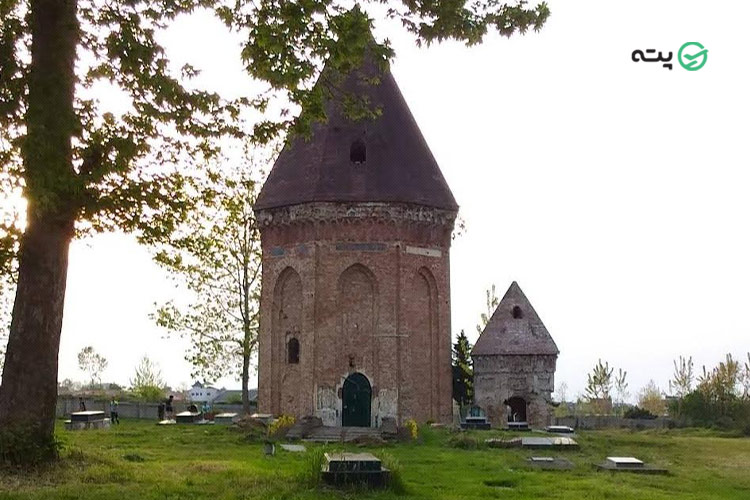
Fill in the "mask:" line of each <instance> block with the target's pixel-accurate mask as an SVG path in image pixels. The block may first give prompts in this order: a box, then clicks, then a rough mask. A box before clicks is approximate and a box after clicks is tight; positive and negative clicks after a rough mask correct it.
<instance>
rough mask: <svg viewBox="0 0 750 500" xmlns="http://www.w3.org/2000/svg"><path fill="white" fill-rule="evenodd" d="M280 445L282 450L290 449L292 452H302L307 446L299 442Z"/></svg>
mask: <svg viewBox="0 0 750 500" xmlns="http://www.w3.org/2000/svg"><path fill="white" fill-rule="evenodd" d="M280 446H281V449H282V450H284V451H291V452H292V453H304V452H306V451H307V448H305V447H304V445H301V444H282V445H280Z"/></svg>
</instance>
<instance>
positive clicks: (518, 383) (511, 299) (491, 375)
mask: <svg viewBox="0 0 750 500" xmlns="http://www.w3.org/2000/svg"><path fill="white" fill-rule="evenodd" d="M559 353H560V351H559V350H558V349H557V345H556V344H555V341H554V340H552V337H551V336H550V334H549V332H548V331H547V328H546V327H545V326H544V323H542V320H541V319H540V318H539V315H537V313H536V311H535V310H534V308H533V307H532V306H531V303H530V302H529V299H527V298H526V295H524V293H523V291H521V287H519V286H518V283H516V282H515V281H514V282H513V284H511V285H510V288H508V291H507V292H505V296H503V298H502V300H501V301H500V303H499V304H498V305H497V309H495V312H494V313H493V314H492V317H491V318H490V321H489V323H487V326H486V327H485V328H484V330H483V331H482V334H481V335H480V336H479V339H477V343H476V344H474V348H473V349H472V351H471V359H472V360H473V361H474V402H475V403H476V404H477V405H479V406H480V407H481V408H482V409H483V410H484V411H485V412H486V414H487V416H488V417H489V420H490V422H491V423H492V424H493V425H496V426H497V425H500V426H503V427H504V426H505V422H506V421H518V422H528V424H529V425H530V426H532V427H535V428H539V427H544V426H547V425H549V424H550V419H551V417H552V411H551V402H552V392H553V391H554V390H555V365H556V364H557V355H558V354H559Z"/></svg>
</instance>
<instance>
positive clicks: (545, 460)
mask: <svg viewBox="0 0 750 500" xmlns="http://www.w3.org/2000/svg"><path fill="white" fill-rule="evenodd" d="M527 462H528V464H529V465H530V466H531V467H534V468H536V469H542V470H570V469H573V468H574V467H575V466H574V465H573V462H571V461H570V460H568V459H567V458H560V457H531V458H529V459H528V460H527Z"/></svg>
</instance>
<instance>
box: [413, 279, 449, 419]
mask: <svg viewBox="0 0 750 500" xmlns="http://www.w3.org/2000/svg"><path fill="white" fill-rule="evenodd" d="M407 286H408V289H407V294H406V298H407V300H408V301H409V302H410V303H411V306H410V307H408V308H407V310H408V311H409V313H408V314H407V315H406V317H405V320H406V324H407V331H408V333H409V342H408V345H409V358H408V359H409V367H408V368H407V369H409V370H410V371H411V380H412V383H413V384H418V385H422V384H424V386H423V387H430V389H431V390H430V401H429V402H427V401H409V405H410V406H412V408H410V409H409V410H410V411H411V412H412V414H414V415H416V416H418V417H419V418H418V420H419V419H421V420H423V421H424V420H428V419H435V418H437V417H438V413H439V410H438V407H437V405H438V404H439V403H438V402H439V398H438V394H440V390H441V388H440V387H439V384H440V377H439V373H438V364H439V363H438V360H439V355H440V354H439V352H438V351H439V347H440V343H439V341H438V336H437V333H438V316H437V284H436V282H435V277H434V276H433V274H432V272H431V271H430V270H429V269H427V268H426V267H422V268H419V269H417V270H416V272H414V274H413V275H412V276H411V279H410V280H409V282H408V285H407Z"/></svg>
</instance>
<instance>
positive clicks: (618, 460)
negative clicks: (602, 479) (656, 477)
mask: <svg viewBox="0 0 750 500" xmlns="http://www.w3.org/2000/svg"><path fill="white" fill-rule="evenodd" d="M596 467H597V468H598V469H599V470H609V471H616V472H635V473H640V474H667V472H668V471H667V469H664V468H661V467H655V466H653V465H649V464H645V463H643V461H642V460H639V459H637V458H635V457H607V460H606V461H605V462H604V463H601V464H598V465H597V466H596Z"/></svg>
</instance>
